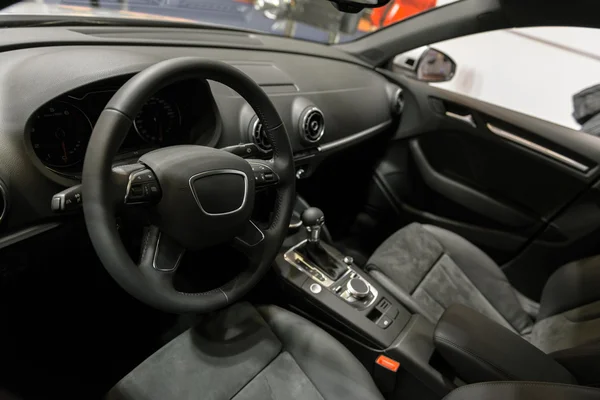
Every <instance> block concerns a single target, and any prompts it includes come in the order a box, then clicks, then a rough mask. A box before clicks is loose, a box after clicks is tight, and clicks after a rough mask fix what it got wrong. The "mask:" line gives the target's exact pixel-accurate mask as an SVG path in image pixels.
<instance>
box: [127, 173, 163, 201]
mask: <svg viewBox="0 0 600 400" xmlns="http://www.w3.org/2000/svg"><path fill="white" fill-rule="evenodd" d="M160 195H161V191H160V187H159V186H158V181H157V179H156V176H154V173H153V172H152V171H150V170H149V169H143V170H141V171H136V172H134V173H132V174H131V175H130V176H129V184H128V185H127V194H126V195H125V203H127V204H136V203H148V202H152V201H156V200H158V199H159V198H160Z"/></svg>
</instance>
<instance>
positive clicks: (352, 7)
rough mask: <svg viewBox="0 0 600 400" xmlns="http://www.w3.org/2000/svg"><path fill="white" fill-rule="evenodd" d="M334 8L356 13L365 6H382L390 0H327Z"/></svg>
mask: <svg viewBox="0 0 600 400" xmlns="http://www.w3.org/2000/svg"><path fill="white" fill-rule="evenodd" d="M329 1H330V2H331V3H332V4H333V6H334V7H335V8H337V9H338V10H340V11H342V12H346V13H358V12H361V11H362V10H363V9H365V8H377V7H383V6H385V5H386V4H387V3H389V2H390V0H329Z"/></svg>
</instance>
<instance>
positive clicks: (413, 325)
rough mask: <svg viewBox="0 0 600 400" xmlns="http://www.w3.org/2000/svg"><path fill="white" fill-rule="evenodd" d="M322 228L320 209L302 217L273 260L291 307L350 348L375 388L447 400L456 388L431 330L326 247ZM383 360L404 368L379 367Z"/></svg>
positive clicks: (346, 259) (352, 263)
mask: <svg viewBox="0 0 600 400" xmlns="http://www.w3.org/2000/svg"><path fill="white" fill-rule="evenodd" d="M324 222H325V218H324V215H323V213H322V212H321V211H320V210H319V209H316V208H308V209H305V210H304V211H303V212H301V224H300V225H302V226H303V228H300V229H299V230H298V231H297V232H296V233H295V234H292V235H290V236H288V238H287V239H286V241H285V243H284V246H283V249H282V252H281V253H280V255H279V256H278V257H277V259H276V267H275V269H276V272H277V273H278V275H279V276H280V278H281V281H282V282H283V284H284V288H285V290H286V292H287V293H289V294H290V304H291V305H292V306H293V307H294V308H295V311H296V312H298V313H300V314H302V315H304V316H305V317H306V318H308V319H311V320H312V321H313V322H315V323H317V324H318V325H320V326H321V327H323V328H324V329H325V330H327V331H329V332H330V333H331V334H332V335H334V336H335V337H336V338H337V339H338V340H340V341H342V342H343V343H344V344H345V345H346V346H347V347H349V348H350V349H351V350H352V352H353V353H354V354H355V355H357V357H358V358H359V359H360V360H361V361H362V362H363V364H364V365H365V367H367V369H368V370H369V371H371V373H372V374H373V376H374V378H375V379H376V381H377V380H378V377H379V378H380V380H382V381H381V382H380V383H381V384H380V388H381V386H382V385H383V386H387V391H388V392H390V393H395V392H397V391H398V394H403V395H405V394H406V393H409V392H410V394H411V395H412V396H415V395H416V396H418V398H423V399H427V398H431V399H439V398H441V397H443V396H444V395H445V394H446V393H448V392H449V391H450V390H452V389H453V388H455V387H456V385H454V384H453V383H452V382H451V377H448V375H447V374H443V373H442V372H441V371H440V369H442V368H439V367H438V366H437V365H436V359H435V356H434V350H435V348H434V344H433V331H434V325H433V324H432V323H431V322H429V321H428V320H427V319H425V318H423V317H422V316H421V315H419V314H413V313H411V312H410V311H409V310H407V309H406V308H405V307H404V306H403V305H402V304H401V303H400V302H399V301H398V300H397V299H396V298H395V297H394V296H392V295H391V294H390V293H389V292H388V291H387V290H386V289H385V288H383V287H381V286H380V285H379V284H378V283H377V282H376V281H375V280H374V279H372V278H371V277H370V276H369V275H368V274H367V273H366V272H364V271H362V270H361V269H360V267H358V266H357V265H356V264H355V263H354V260H353V259H352V257H349V256H346V255H344V254H343V253H342V252H341V251H339V250H338V249H336V248H335V247H334V246H332V245H331V244H330V243H326V242H325V241H323V240H321V233H322V232H323V231H324ZM381 356H385V357H386V359H389V360H393V361H394V362H398V363H400V366H401V368H399V370H398V371H393V372H392V371H390V370H389V369H388V370H386V369H385V368H380V367H381V365H382V364H381V363H379V362H378V360H379V359H380V357H381ZM407 388H408V389H407ZM383 389H385V388H383ZM384 391H385V390H384Z"/></svg>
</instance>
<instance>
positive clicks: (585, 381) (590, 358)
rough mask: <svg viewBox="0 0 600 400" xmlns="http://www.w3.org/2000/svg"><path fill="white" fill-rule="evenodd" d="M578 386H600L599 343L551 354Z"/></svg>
mask: <svg viewBox="0 0 600 400" xmlns="http://www.w3.org/2000/svg"><path fill="white" fill-rule="evenodd" d="M550 356H551V357H552V358H554V359H555V360H556V361H557V362H559V363H560V364H561V365H564V367H565V368H566V369H567V370H568V371H569V372H570V373H571V374H573V376H575V379H577V382H578V383H579V384H580V385H588V386H596V387H599V386H600V342H597V343H592V344H588V345H584V346H578V347H574V348H571V349H566V350H561V351H557V352H555V353H551V354H550Z"/></svg>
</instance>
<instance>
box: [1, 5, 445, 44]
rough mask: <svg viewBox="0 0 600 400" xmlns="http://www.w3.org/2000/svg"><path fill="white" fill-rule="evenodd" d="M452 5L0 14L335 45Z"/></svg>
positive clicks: (23, 8)
mask: <svg viewBox="0 0 600 400" xmlns="http://www.w3.org/2000/svg"><path fill="white" fill-rule="evenodd" d="M453 1H456V0H390V2H389V4H387V5H386V6H384V7H380V8H377V9H368V10H364V11H363V12H361V13H359V14H345V13H341V12H339V11H337V10H336V9H335V8H334V7H333V5H332V4H331V3H330V2H329V1H326V0H26V1H21V2H19V3H17V4H13V5H12V6H10V7H8V8H5V9H3V10H2V11H0V14H11V15H45V16H48V15H50V16H54V15H56V16H61V15H71V16H78V17H109V18H114V17H119V18H123V19H131V18H134V19H148V20H162V21H171V22H188V23H190V22H191V23H201V24H211V25H219V26H224V27H231V28H237V29H248V30H253V31H260V32H263V33H267V34H272V35H280V36H286V37H291V38H297V39H303V40H310V41H313V42H321V43H340V42H348V41H351V40H355V39H357V38H359V37H361V36H363V35H366V34H369V33H371V32H374V31H376V30H378V29H381V28H383V27H386V26H389V25H391V24H395V23H398V22H399V21H402V20H403V19H406V18H408V17H411V16H413V15H415V14H418V13H420V12H423V11H426V10H428V9H431V8H433V7H436V6H440V5H444V4H448V3H451V2H453ZM124 23H125V21H124Z"/></svg>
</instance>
